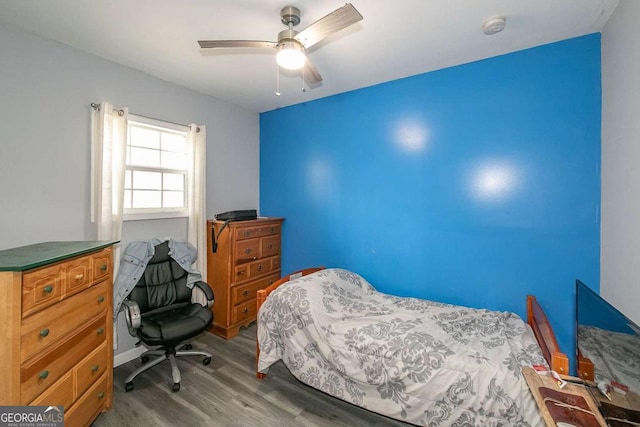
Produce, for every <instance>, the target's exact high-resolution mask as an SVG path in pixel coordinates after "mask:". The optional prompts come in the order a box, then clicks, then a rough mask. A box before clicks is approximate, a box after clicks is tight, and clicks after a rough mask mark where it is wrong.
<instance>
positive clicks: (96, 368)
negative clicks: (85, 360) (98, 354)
mask: <svg viewBox="0 0 640 427" xmlns="http://www.w3.org/2000/svg"><path fill="white" fill-rule="evenodd" d="M98 369H100V366H98V365H93V366H92V367H91V372H98Z"/></svg>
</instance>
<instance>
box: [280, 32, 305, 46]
mask: <svg viewBox="0 0 640 427" xmlns="http://www.w3.org/2000/svg"><path fill="white" fill-rule="evenodd" d="M296 34H298V32H297V31H295V30H282V31H280V32H279V33H278V44H280V43H282V42H285V41H294V42H296V43H300V42H299V41H298V40H295V39H294V37H295V36H296ZM300 44H301V43H300Z"/></svg>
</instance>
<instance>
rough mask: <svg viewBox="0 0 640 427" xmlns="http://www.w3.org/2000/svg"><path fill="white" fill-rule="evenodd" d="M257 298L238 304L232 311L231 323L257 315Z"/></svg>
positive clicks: (240, 321)
mask: <svg viewBox="0 0 640 427" xmlns="http://www.w3.org/2000/svg"><path fill="white" fill-rule="evenodd" d="M256 310H257V309H256V300H255V299H252V300H249V301H247V302H245V303H243V304H240V305H237V306H235V307H233V308H232V311H231V323H242V322H244V321H246V320H247V319H251V318H255V317H256Z"/></svg>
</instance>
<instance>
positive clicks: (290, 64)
mask: <svg viewBox="0 0 640 427" xmlns="http://www.w3.org/2000/svg"><path fill="white" fill-rule="evenodd" d="M304 60H305V57H304V49H303V47H302V45H300V43H298V42H296V41H293V40H287V41H283V42H281V43H280V44H279V45H278V53H277V54H276V62H277V63H278V65H279V66H281V67H282V68H286V69H287V70H299V69H300V68H302V67H304Z"/></svg>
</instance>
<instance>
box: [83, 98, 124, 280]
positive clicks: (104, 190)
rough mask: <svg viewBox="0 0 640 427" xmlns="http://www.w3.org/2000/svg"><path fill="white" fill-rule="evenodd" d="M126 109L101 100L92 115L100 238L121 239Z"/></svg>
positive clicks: (94, 209) (94, 208)
mask: <svg viewBox="0 0 640 427" xmlns="http://www.w3.org/2000/svg"><path fill="white" fill-rule="evenodd" d="M127 116H128V111H127V109H126V108H117V109H116V108H114V107H113V105H111V104H110V103H108V102H102V103H101V104H100V105H99V106H98V107H94V108H93V112H92V114H91V222H92V223H95V224H96V225H97V230H98V236H97V238H98V240H120V239H121V238H122V209H123V208H122V203H123V200H124V173H125V166H126V164H125V162H126V148H127V120H128V119H127ZM113 249H114V252H113V270H114V271H113V276H114V277H115V276H116V274H117V272H118V267H119V266H120V244H117V245H115V246H114V248H113Z"/></svg>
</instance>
